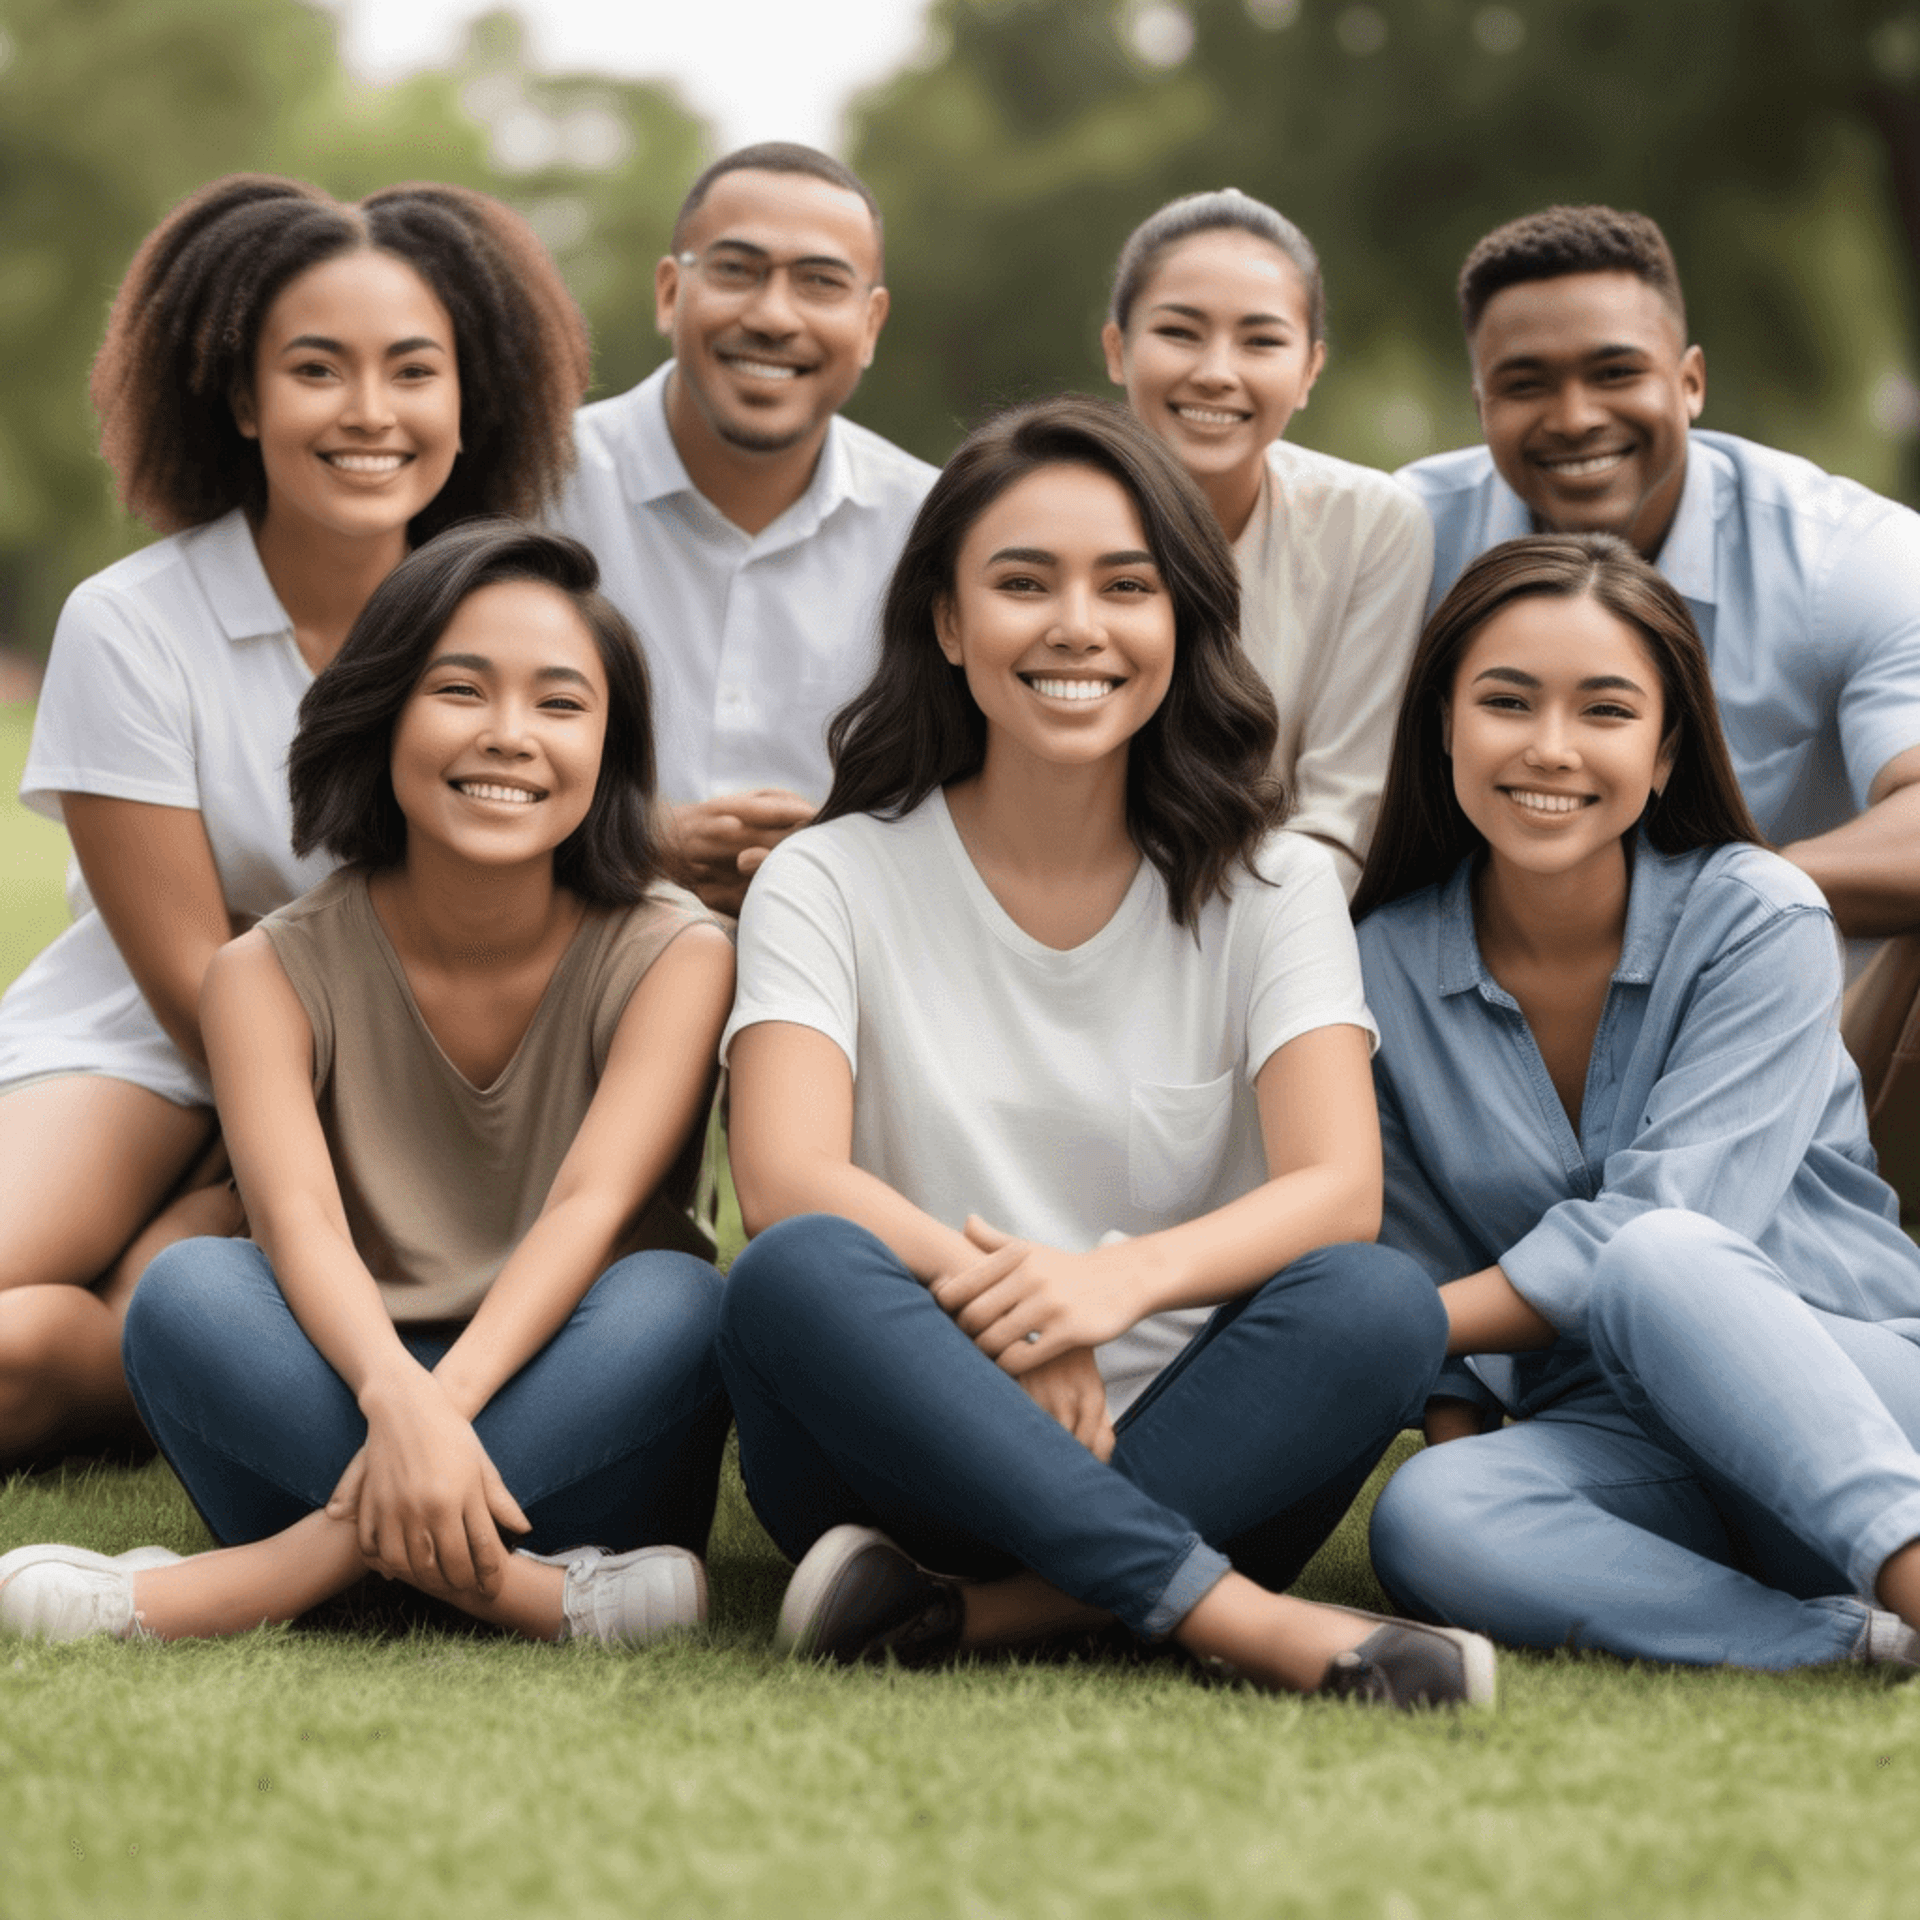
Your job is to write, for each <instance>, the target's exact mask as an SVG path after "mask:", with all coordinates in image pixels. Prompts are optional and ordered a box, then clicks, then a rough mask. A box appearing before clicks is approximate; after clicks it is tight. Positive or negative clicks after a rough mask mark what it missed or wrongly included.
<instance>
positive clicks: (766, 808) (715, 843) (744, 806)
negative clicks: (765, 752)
mask: <svg viewBox="0 0 1920 1920" xmlns="http://www.w3.org/2000/svg"><path fill="white" fill-rule="evenodd" d="M813 813H814V809H813V803H812V802H811V801H809V800H803V799H802V798H801V797H800V796H799V795H798V794H797V793H789V792H788V791H787V790H786V789H785V788H784V787H757V788H755V789H754V790H753V791H752V792H750V793H728V794H722V795H720V796H719V797H718V798H717V799H713V800H697V801H693V802H690V803H689V804H687V805H685V806H679V807H675V808H673V809H672V810H671V812H670V814H669V816H668V836H669V845H668V853H669V857H670V859H671V862H672V865H673V867H674V869H675V875H676V877H677V878H678V879H679V880H680V882H681V883H682V884H683V885H684V886H686V887H687V888H689V889H690V890H691V891H692V892H694V893H696V894H698V895H699V897H700V899H701V901H702V902H703V903H704V904H705V905H707V906H709V907H711V908H713V910H714V911H715V912H716V913H731V914H735V915H737V914H738V913H739V911H740V907H741V903H742V902H743V901H744V900H745V899H746V897H747V886H748V883H749V882H750V881H751V880H752V879H753V876H754V875H755V873H757V872H758V871H759V869H760V864H761V862H762V861H764V860H765V859H766V857H767V855H768V854H769V853H771V852H772V851H773V849H774V848H775V847H777V846H778V845H779V844H780V842H781V841H782V840H784V839H785V838H786V837H787V835H788V834H790V833H792V832H794V831H796V830H797V829H798V828H800V827H804V826H805V825H806V824H807V822H808V821H809V820H811V819H812V818H813Z"/></svg>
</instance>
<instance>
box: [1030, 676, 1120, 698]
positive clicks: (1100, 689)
mask: <svg viewBox="0 0 1920 1920" xmlns="http://www.w3.org/2000/svg"><path fill="white" fill-rule="evenodd" d="M1119 684H1120V683H1119V681H1117V680H1042V679H1040V678H1039V677H1038V676H1037V675H1036V676H1035V677H1034V678H1032V679H1030V680H1028V682H1027V685H1028V686H1030V687H1031V688H1032V689H1033V690H1034V692H1035V693H1042V694H1045V695H1046V697H1047V698H1048V699H1049V700H1099V699H1102V698H1104V697H1105V696H1106V695H1107V694H1109V693H1111V692H1112V691H1113V690H1114V688H1115V687H1117V686H1118V685H1119Z"/></svg>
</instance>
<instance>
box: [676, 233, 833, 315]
mask: <svg viewBox="0 0 1920 1920" xmlns="http://www.w3.org/2000/svg"><path fill="white" fill-rule="evenodd" d="M675 258H676V260H677V261H678V263H679V264H680V265H681V266H682V267H685V268H686V269H687V270H688V271H689V272H698V273H699V275H700V277H701V279H703V280H704V281H705V282H706V283H707V285H708V286H709V287H710V288H711V289H712V290H713V291H714V292H715V293H717V294H719V295H721V296H722V297H723V298H725V299H729V300H744V299H747V298H748V297H749V296H751V295H755V294H758V293H759V292H760V291H761V289H762V288H763V287H765V286H766V284H767V282H768V281H769V280H770V279H771V278H772V277H773V276H774V275H775V274H776V273H784V274H785V275H786V276H787V288H788V291H789V292H791V293H792V295H793V297H794V298H795V299H796V300H798V301H799V302H800V304H801V305H802V306H807V307H843V306H845V305H846V304H847V302H848V301H850V300H853V299H856V298H857V297H858V296H859V294H860V292H861V289H862V286H863V284H864V283H863V282H862V281H861V279H860V276H859V275H858V274H856V273H855V272H854V271H853V269H852V268H851V267H846V266H842V265H841V264H840V263H839V262H838V261H837V260H818V259H799V260H772V259H769V258H768V257H767V255H765V254H764V253H744V252H742V251H741V250H740V249H739V248H737V247H729V246H713V247H709V248H708V249H707V250H706V252H705V253H693V252H687V253H682V254H677V255H676V256H675Z"/></svg>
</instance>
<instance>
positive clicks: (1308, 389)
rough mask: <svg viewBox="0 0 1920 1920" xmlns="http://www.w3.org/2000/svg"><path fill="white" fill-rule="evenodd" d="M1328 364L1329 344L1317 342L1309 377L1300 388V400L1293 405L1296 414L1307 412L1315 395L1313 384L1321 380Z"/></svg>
mask: <svg viewBox="0 0 1920 1920" xmlns="http://www.w3.org/2000/svg"><path fill="white" fill-rule="evenodd" d="M1326 364H1327V343H1326V342H1325V341H1324V340H1316V341H1315V342H1314V343H1313V354H1312V357H1311V358H1310V359H1309V360H1308V361H1307V377H1306V380H1305V381H1304V382H1303V383H1302V385H1301V388H1300V398H1299V399H1298V400H1296V401H1295V402H1294V403H1293V410H1294V412H1295V413H1304V412H1306V410H1307V401H1308V399H1309V398H1310V397H1311V395H1312V393H1313V383H1314V382H1315V381H1316V380H1318V379H1319V378H1320V370H1321V368H1322V367H1324V366H1325V365H1326Z"/></svg>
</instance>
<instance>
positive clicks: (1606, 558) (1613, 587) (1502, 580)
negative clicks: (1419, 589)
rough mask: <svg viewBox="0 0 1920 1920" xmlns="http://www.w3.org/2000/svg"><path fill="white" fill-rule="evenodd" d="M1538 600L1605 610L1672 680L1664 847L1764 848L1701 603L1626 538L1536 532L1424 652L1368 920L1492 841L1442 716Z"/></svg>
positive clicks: (1378, 842)
mask: <svg viewBox="0 0 1920 1920" xmlns="http://www.w3.org/2000/svg"><path fill="white" fill-rule="evenodd" d="M1532 596H1545V597H1547V598H1552V599H1562V600H1574V599H1581V598H1585V599H1590V600H1594V601H1597V602H1598V603H1599V604H1600V605H1601V606H1603V607H1604V608H1606V610H1607V611H1608V612H1609V613H1611V614H1612V615H1613V616H1614V617H1615V618H1616V619H1618V620H1623V621H1625V622H1626V624H1627V625H1628V626H1630V627H1632V628H1633V629H1634V631H1635V632H1636V633H1638V634H1639V636H1640V639H1641V641H1642V642H1643V643H1644V645H1645V646H1646V649H1647V654H1648V657H1649V658H1650V659H1651V660H1652V662H1653V664H1654V667H1655V669H1656V670H1657V671H1658V673H1659V675H1660V698H1661V707H1662V711H1663V713H1664V716H1665V738H1666V739H1668V740H1670V741H1672V742H1673V744H1674V761H1673V772H1672V774H1671V776H1670V777H1669V778H1668V781H1667V785H1666V789H1665V791H1664V792H1663V793H1662V794H1661V795H1660V796H1659V798H1658V800H1657V801H1655V802H1651V803H1649V805H1648V807H1647V810H1646V813H1645V814H1644V815H1643V816H1642V819H1641V821H1640V830H1641V831H1644V832H1645V834H1646V836H1647V839H1648V840H1649V842H1651V844H1652V845H1653V846H1654V848H1655V849H1656V850H1657V851H1659V852H1661V853H1686V852H1689V851H1690V850H1691V849H1693V848H1695V847H1718V846H1724V845H1726V844H1727V843H1728V842H1729V841H1734V840H1753V841H1759V840H1760V839H1761V833H1760V829H1759V828H1758V827H1757V826H1756V825H1755V824H1754V820H1753V815H1752V814H1751V813H1750V812H1749V811H1748V808H1747V803H1746V801H1745V799H1744V798H1743V797H1742V796H1741V792H1740V783H1739V781H1738V780H1737V779H1735V777H1734V772H1733V762H1732V760H1731V759H1730V758H1729V757H1728V754H1727V742H1726V737H1725V736H1724V735H1723V734H1722V733H1721V731H1720V712H1719V707H1718V705H1717V703H1716V702H1715V699H1714V692H1713V678H1712V675H1711V673H1710V672H1709V670H1708V667H1707V651H1706V648H1705V647H1703V646H1702V645H1701V644H1700V634H1699V630H1698V629H1697V628H1696V627H1695V626H1694V624H1693V615H1692V614H1691V613H1689V612H1688V611H1687V603H1686V602H1685V601H1684V600H1683V599H1681V597H1680V596H1679V594H1678V593H1676V592H1675V591H1674V589H1673V588H1672V586H1670V585H1669V584H1668V582H1667V581H1666V580H1665V579H1664V578H1663V577H1662V576H1661V575H1660V574H1659V573H1658V572H1656V571H1655V570H1654V568H1652V567H1651V566H1649V565H1648V564H1647V562H1646V561H1645V560H1643V559H1641V557H1640V556H1639V554H1637V553H1636V552H1635V551H1634V550H1633V548H1632V547H1630V546H1629V545H1628V544H1627V543H1626V542H1625V541H1624V540H1621V539H1618V538H1616V537H1615V536H1614V535H1613V534H1610V533H1543V534H1530V535H1528V536H1527V537H1526V538H1524V539H1520V540H1504V541H1502V542H1501V543H1500V545H1499V546H1497V547H1490V548H1489V549H1488V550H1487V551H1486V552H1485V553H1483V554H1482V555H1481V556H1480V557H1479V559H1477V560H1475V561H1474V562H1473V563H1472V564H1471V565H1470V566H1469V567H1468V568H1467V570H1466V571H1465V572H1464V573H1463V574H1461V576H1460V578H1459V579H1458V580H1456V581H1455V582H1454V583H1453V588H1452V591H1451V592H1449V593H1448V595H1447V597H1446V598H1445V599H1444V600H1442V601H1441V602H1440V604H1439V606H1437V607H1436V608H1435V609H1434V611H1433V617H1432V619H1430V620H1429V621H1428V622H1427V625H1426V631H1425V632H1424V633H1422V634H1421V636H1420V644H1419V645H1418V646H1417V647H1416V648H1415V649H1414V655H1413V665H1412V666H1411V667H1410V668H1409V669H1408V673H1407V691H1406V694H1405V696H1404V698H1403V699H1402V700H1401V703H1400V718H1399V721H1398V722H1397V724H1396V725H1395V727H1394V733H1393V752H1392V755H1391V757H1390V758H1389V760H1388V763H1387V784H1386V791H1385V792H1384V793H1383V794H1382V795H1381V797H1380V814H1379V817H1378V819H1377V820H1376V821H1375V822H1374V828H1373V841H1372V846H1371V849H1370V851H1369V852H1368V854H1367V864H1366V869H1365V871H1364V872H1363V873H1362V874H1361V876H1360V886H1359V889H1358V891H1357V892H1356V893H1355V894H1354V897H1353V917H1354V918H1355V919H1356V920H1358V919H1360V918H1361V917H1362V916H1364V915H1366V914H1368V913H1371V912H1372V911H1373V909H1374V908H1375V907H1380V906H1385V905H1386V903H1387V902H1388V901H1389V900H1398V899H1399V898H1400V897H1401V895H1403V894H1408V893H1417V892H1419V890H1420V889H1421V888H1422V887H1430V886H1433V885H1435V884H1436V883H1437V882H1439V881H1442V880H1444V879H1446V878H1447V876H1448V875H1449V874H1451V873H1452V872H1453V870H1454V869H1455V868H1456V867H1457V866H1459V864H1460V862H1461V861H1462V860H1464V859H1466V858H1467V856H1468V855H1469V854H1472V853H1477V852H1478V851H1479V849H1480V848H1481V847H1482V846H1483V845H1484V844H1485V842H1484V841H1483V840H1482V839H1481V837H1480V833H1479V830H1478V829H1477V828H1476V827H1475V826H1474V825H1473V823H1472V822H1471V821H1470V820H1469V819H1468V818H1467V816H1466V814H1465V812H1464V811H1463V810H1462V809H1461V806H1460V801H1459V799H1458V797H1457V796H1456V795H1455V793H1454V790H1453V772H1452V769H1451V767H1450V766H1449V765H1448V763H1447V755H1446V749H1445V746H1444V744H1443V742H1442V738H1441V715H1442V714H1443V713H1444V711H1445V710H1446V706H1447V702H1448V700H1449V699H1450V698H1451V697H1452V693H1453V682H1454V678H1455V675H1456V673H1457V672H1458V669H1459V665H1460V661H1461V658H1462V656H1463V655H1464V654H1465V653H1466V651H1467V648H1468V646H1469V645H1470V644H1471V643H1472V641H1473V638H1474V636H1475V635H1476V634H1477V633H1478V632H1479V631H1480V629H1481V628H1482V627H1484V626H1485V625H1486V624H1487V622H1488V621H1489V620H1491V619H1492V618H1493V616H1494V615H1495V614H1496V613H1498V612H1500V610H1501V609H1502V608H1503V607H1508V606H1511V605H1512V604H1513V602H1514V601H1516V600H1521V599H1526V598H1529V597H1532Z"/></svg>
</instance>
